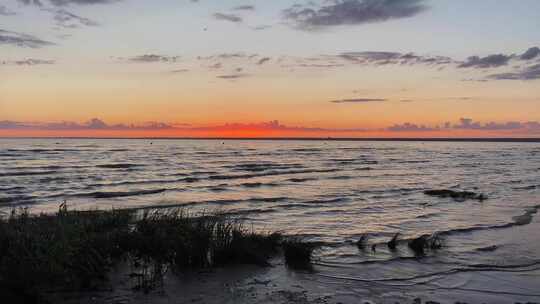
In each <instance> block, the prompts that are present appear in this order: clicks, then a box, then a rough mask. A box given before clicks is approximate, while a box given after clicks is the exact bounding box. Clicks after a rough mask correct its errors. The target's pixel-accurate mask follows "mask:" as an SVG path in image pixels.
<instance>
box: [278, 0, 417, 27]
mask: <svg viewBox="0 0 540 304" xmlns="http://www.w3.org/2000/svg"><path fill="white" fill-rule="evenodd" d="M427 8H428V7H427V6H426V5H424V1H423V0H334V1H327V2H325V5H322V6H315V5H313V3H310V4H308V5H299V4H295V5H293V6H292V7H290V8H288V9H286V10H285V11H284V16H285V19H286V20H288V21H290V22H292V24H293V26H294V27H296V28H298V29H302V30H317V29H322V28H327V27H332V26H338V25H358V24H365V23H374V22H383V21H387V20H391V19H400V18H407V17H412V16H415V15H417V14H419V13H421V12H423V11H425V10H426V9H427Z"/></svg>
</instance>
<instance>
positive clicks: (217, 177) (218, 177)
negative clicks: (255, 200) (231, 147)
mask: <svg viewBox="0 0 540 304" xmlns="http://www.w3.org/2000/svg"><path fill="white" fill-rule="evenodd" d="M337 171H341V169H320V170H309V169H308V170H289V171H270V172H265V173H256V174H239V175H211V176H209V177H208V178H209V179H214V180H227V179H248V178H254V177H263V176H276V175H293V174H306V173H330V172H337Z"/></svg>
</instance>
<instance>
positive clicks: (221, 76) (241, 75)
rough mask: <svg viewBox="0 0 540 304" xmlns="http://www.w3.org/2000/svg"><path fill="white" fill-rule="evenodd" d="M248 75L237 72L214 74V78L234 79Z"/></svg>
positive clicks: (247, 75)
mask: <svg viewBox="0 0 540 304" xmlns="http://www.w3.org/2000/svg"><path fill="white" fill-rule="evenodd" d="M249 76H250V75H249V74H243V73H237V74H228V75H218V76H216V78H220V79H228V80H234V79H240V78H246V77H249Z"/></svg>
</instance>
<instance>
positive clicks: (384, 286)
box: [0, 207, 540, 304]
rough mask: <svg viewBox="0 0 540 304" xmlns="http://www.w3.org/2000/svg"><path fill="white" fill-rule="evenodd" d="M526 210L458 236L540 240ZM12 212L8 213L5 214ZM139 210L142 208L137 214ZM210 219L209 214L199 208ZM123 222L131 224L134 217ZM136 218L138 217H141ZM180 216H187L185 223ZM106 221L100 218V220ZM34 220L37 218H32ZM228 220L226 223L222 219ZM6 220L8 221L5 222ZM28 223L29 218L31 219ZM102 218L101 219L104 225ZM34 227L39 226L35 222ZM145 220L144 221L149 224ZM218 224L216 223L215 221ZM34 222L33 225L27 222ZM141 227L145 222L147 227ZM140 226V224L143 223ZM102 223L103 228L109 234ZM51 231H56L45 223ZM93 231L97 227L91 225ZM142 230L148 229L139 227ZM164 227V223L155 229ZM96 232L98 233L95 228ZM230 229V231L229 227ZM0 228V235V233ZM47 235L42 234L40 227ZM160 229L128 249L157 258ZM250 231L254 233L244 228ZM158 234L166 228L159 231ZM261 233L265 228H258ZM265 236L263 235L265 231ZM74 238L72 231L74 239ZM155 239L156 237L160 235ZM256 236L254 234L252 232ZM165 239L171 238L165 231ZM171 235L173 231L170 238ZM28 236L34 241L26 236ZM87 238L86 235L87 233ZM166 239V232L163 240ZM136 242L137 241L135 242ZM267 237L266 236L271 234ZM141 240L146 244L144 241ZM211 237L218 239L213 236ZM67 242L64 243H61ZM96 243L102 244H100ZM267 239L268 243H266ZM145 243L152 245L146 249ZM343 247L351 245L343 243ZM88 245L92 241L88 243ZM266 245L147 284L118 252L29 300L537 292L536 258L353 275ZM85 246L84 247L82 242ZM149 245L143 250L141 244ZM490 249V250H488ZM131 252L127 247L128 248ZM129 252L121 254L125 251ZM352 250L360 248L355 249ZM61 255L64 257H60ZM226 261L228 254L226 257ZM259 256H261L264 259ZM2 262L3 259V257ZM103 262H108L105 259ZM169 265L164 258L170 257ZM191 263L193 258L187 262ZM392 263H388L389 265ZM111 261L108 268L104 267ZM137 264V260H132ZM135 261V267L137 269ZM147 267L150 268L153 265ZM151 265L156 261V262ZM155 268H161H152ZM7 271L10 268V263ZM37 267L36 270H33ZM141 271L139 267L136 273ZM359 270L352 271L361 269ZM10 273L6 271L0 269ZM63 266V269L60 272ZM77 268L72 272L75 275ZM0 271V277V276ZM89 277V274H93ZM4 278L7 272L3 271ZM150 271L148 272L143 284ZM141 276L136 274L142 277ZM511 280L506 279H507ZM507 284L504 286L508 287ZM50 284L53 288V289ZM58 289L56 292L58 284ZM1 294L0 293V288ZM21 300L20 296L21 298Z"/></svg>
mask: <svg viewBox="0 0 540 304" xmlns="http://www.w3.org/2000/svg"><path fill="white" fill-rule="evenodd" d="M62 208H65V207H61V208H60V210H59V212H58V213H57V214H56V215H41V216H43V217H44V220H45V222H44V224H47V225H50V224H51V221H52V223H55V222H56V221H58V222H59V223H60V225H68V226H65V227H75V229H74V231H78V230H77V229H78V228H77V226H76V225H75V226H70V225H71V224H65V223H66V222H70V221H72V220H75V222H80V221H84V219H85V218H87V217H91V218H92V217H94V216H97V220H96V219H92V220H91V221H90V223H91V225H94V223H101V224H99V225H102V224H103V218H105V219H107V218H108V216H110V215H111V214H112V213H113V212H120V213H118V214H116V215H114V216H112V217H111V218H108V220H111V219H112V220H113V222H116V221H118V220H119V219H120V222H122V223H127V222H123V221H125V220H127V218H124V216H125V215H126V214H125V213H126V212H127V213H130V212H134V211H133V210H131V211H129V210H128V211H126V210H123V211H120V210H118V211H68V210H67V209H62ZM528 215H530V216H531V219H530V220H527V221H526V223H525V222H524V223H522V224H520V225H511V226H506V227H502V228H505V229H493V230H481V231H470V232H464V235H467V234H472V233H480V234H497V235H498V236H499V234H498V233H499V232H500V231H502V233H501V234H500V237H501V238H507V239H512V238H514V236H515V234H516V233H518V234H519V235H524V236H527V237H529V238H530V237H532V240H533V241H536V240H540V236H537V235H536V234H537V233H536V234H535V233H534V231H538V230H537V229H538V228H540V221H539V219H538V217H534V216H533V215H534V212H532V211H529V213H528ZM12 216H13V215H12ZM143 216H144V215H143ZM154 216H156V217H155V218H153V221H155V223H154V224H155V225H153V227H154V228H152V229H158V230H159V229H161V227H164V226H167V225H168V226H169V227H172V226H171V221H173V222H174V221H175V220H174V218H173V217H167V216H165V217H161V216H159V215H158V214H157V213H156V214H154ZM206 216H207V217H208V218H211V217H212V215H206ZM32 217H35V218H37V217H38V216H37V215H28V214H27V215H25V214H19V215H18V218H17V219H18V220H21V221H22V225H23V226H24V225H27V222H28V221H29V220H31V219H32ZM138 218H139V219H136V220H135V222H133V221H132V220H131V221H130V222H131V223H133V224H134V225H135V226H134V227H136V225H137V221H140V220H141V218H140V217H138ZM197 218H199V217H189V216H185V217H183V218H182V221H180V222H174V223H173V226H176V225H185V224H186V223H187V222H189V221H191V219H197ZM142 219H143V221H144V217H143V218H142ZM186 220H187V222H186ZM105 222H107V220H105ZM36 223H37V222H36ZM225 223H229V224H230V223H232V222H230V221H229V222H225ZM12 224H13V223H12ZM34 224H35V223H34ZM108 225H109V224H107V225H106V227H110V226H108ZM38 226H39V225H38ZM114 227H123V224H120V225H119V226H113V228H107V229H109V230H111V229H112V230H114V231H116V230H117V228H114ZM150 227H151V226H150ZM222 227H223V226H222ZM0 228H2V229H3V230H2V231H4V232H5V229H8V228H9V227H6V226H0ZM34 228H35V227H34ZM147 228H148V227H147ZM147 228H146V229H147ZM40 230H47V229H46V228H45V227H43V226H42V227H40V228H39V229H38V230H37V231H40ZM109 230H105V231H104V232H107V233H109V232H110V231H109ZM52 231H56V230H54V229H53V230H52ZM96 231H99V230H96ZM146 231H147V233H148V232H149V231H154V230H146ZM161 231H167V230H161ZM101 233H103V232H101ZM233 234H234V233H233ZM2 235H4V234H0V236H2ZM45 235H47V234H45ZM160 235H162V234H161V233H159V232H156V231H154V232H150V234H147V237H150V238H146V239H145V240H144V241H142V239H141V242H140V244H136V245H135V247H134V249H128V250H136V251H137V250H146V251H147V252H146V253H144V254H148V255H147V257H148V258H150V259H159V258H163V257H165V256H166V255H161V252H160V251H161V250H167V248H166V247H159V245H160V244H163V245H166V246H174V245H172V243H171V244H169V243H162V241H158V242H153V239H156V238H160ZM249 235H253V236H256V235H255V234H249V233H248V234H246V237H248V238H249ZM165 236H166V235H165ZM259 236H260V237H263V238H264V236H265V235H259ZM266 236H268V237H269V236H271V234H266ZM77 238H78V237H76V239H77ZM161 238H163V237H161ZM256 238H258V237H256ZM168 239H171V238H168ZM173 239H174V238H173ZM34 240H39V238H38V239H36V238H34ZM88 240H89V241H90V242H91V244H100V243H93V241H92V240H93V238H91V237H90V238H89V239H88ZM164 240H167V239H164ZM138 242H139V241H138ZM272 242H273V241H272ZM145 243H148V244H149V245H151V247H148V246H145V245H144V244H145ZM218 243H219V242H218ZM69 244H70V243H69V242H68V243H66V245H69ZM102 244H103V243H102ZM272 244H274V243H272ZM153 246H157V247H156V248H154V249H157V251H156V250H154V251H152V250H153ZM351 246H354V245H353V244H351ZM449 246H455V244H449ZM74 248H75V247H74ZM91 248H96V247H95V246H94V247H91ZM242 248H244V249H241V251H245V250H246V249H247V248H249V247H242ZM257 248H260V249H262V248H266V249H263V250H259V249H257V253H258V254H262V259H259V260H257V259H255V260H251V261H252V262H247V263H246V261H247V260H246V259H247V258H249V256H250V255H244V254H243V253H240V256H238V257H239V258H240V259H239V260H237V261H236V262H235V261H234V256H235V255H234V254H233V255H230V254H228V255H227V260H224V263H217V264H215V266H212V265H208V266H203V267H198V266H196V267H191V266H190V267H188V268H179V269H178V270H174V269H173V266H166V267H165V269H166V270H165V271H162V270H160V271H162V272H160V273H161V275H160V277H158V278H157V281H155V282H157V285H148V286H147V287H148V288H145V287H141V286H138V285H140V284H141V283H140V281H139V283H137V280H139V278H141V277H140V275H143V276H144V275H152V271H153V270H152V269H156V268H155V264H152V262H149V261H150V260H146V262H145V259H144V258H143V259H139V260H138V261H139V262H142V263H146V265H147V266H144V267H147V270H149V272H146V274H144V273H145V270H144V269H142V268H138V270H135V271H134V266H133V261H132V260H130V259H129V258H128V259H125V258H126V256H124V258H123V259H118V260H116V262H114V263H112V264H107V262H104V263H105V264H103V267H104V268H103V269H102V271H104V272H102V273H103V274H104V275H105V276H104V277H103V279H98V281H97V284H96V285H92V286H94V287H92V288H90V289H88V288H83V289H80V290H78V289H71V291H69V289H66V288H58V287H60V286H57V288H56V289H54V288H53V289H49V290H46V289H45V290H43V296H44V297H43V298H42V300H40V301H37V302H34V303H61V304H72V303H73V304H74V303H83V304H86V303H88V304H90V303H108V304H126V303H133V304H139V303H140V304H143V303H152V304H161V303H163V304H165V303H216V304H218V303H240V304H248V303H258V304H265V303H268V304H270V303H303V304H331V303H333V304H337V303H389V304H395V303H415V304H419V303H429V304H436V303H441V304H446V303H448V304H454V303H457V302H460V303H513V302H523V303H538V301H540V293H539V294H534V293H530V292H529V293H526V292H524V291H523V290H525V289H523V288H525V287H527V286H529V287H528V288H529V290H532V289H530V288H534V286H536V285H535V284H537V283H540V260H539V261H538V262H536V263H530V264H523V265H519V264H518V265H506V266H504V267H503V266H500V267H499V266H496V265H492V266H489V265H485V266H484V267H480V266H482V265H477V266H474V265H470V266H468V267H461V268H460V267H458V268H455V269H454V268H451V269H449V270H446V271H442V272H428V273H427V274H421V272H420V273H419V274H417V275H416V276H412V277H407V276H403V277H401V278H400V277H395V278H379V279H375V278H366V279H362V278H361V277H355V275H354V273H352V275H351V274H346V271H348V272H349V273H350V271H351V270H350V269H343V270H344V273H343V274H342V275H335V274H333V275H332V274H327V272H326V270H325V269H326V268H328V267H335V266H331V265H329V264H326V263H321V261H318V260H314V261H312V263H311V265H312V266H310V267H308V268H294V267H292V268H291V267H288V266H287V262H286V261H285V259H284V255H283V253H282V251H281V252H278V251H273V250H272V248H271V246H270V247H257ZM85 250H88V249H85ZM148 250H149V251H148ZM493 251H495V249H494V250H493ZM130 252H133V251H130ZM81 254H83V257H84V259H83V260H79V261H84V260H85V259H87V258H88V256H86V255H85V253H84V252H82V253H81ZM131 254H133V253H129V255H131ZM359 254H362V253H361V252H360V253H359ZM444 254H445V253H441V256H440V257H441V258H444ZM66 257H69V256H64V258H66ZM231 258H232V259H233V260H229V259H231ZM433 259H434V260H435V261H436V260H438V259H439V254H434V255H430V256H428V257H425V258H422V257H416V258H410V259H398V260H397V261H391V262H390V264H389V265H387V266H384V267H398V268H403V269H410V268H412V269H415V268H418V269H421V268H423V267H425V265H429V264H430V263H431V262H430V261H431V260H433ZM265 260H267V262H265ZM2 265H4V267H5V266H6V265H5V263H3V264H2ZM107 265H109V266H107ZM171 265H172V264H171ZM194 265H195V264H194ZM383 265H384V263H373V264H365V265H364V266H362V268H365V271H368V272H370V271H373V269H376V268H378V267H383ZM392 265H393V266H392ZM109 267H111V268H109ZM139 267H140V266H139ZM144 267H143V268H144ZM153 267H154V268H153ZM158 268H159V267H158ZM160 269H161V268H160ZM12 270H13V269H12ZM37 270H39V269H37ZM141 271H143V272H142V273H141ZM363 272H364V271H362V272H360V273H358V275H362V274H363ZM3 273H4V275H5V273H10V272H9V271H8V272H6V271H3ZM11 273H12V272H11ZM40 273H41V272H40V271H36V272H35V275H36V276H37V277H38V278H39V279H40V280H43V279H47V276H44V275H43V274H42V275H41V277H39V274H40ZM62 273H64V272H62ZM79 275H80V274H79ZM1 276H2V275H1V274H0V278H1ZM94 278H95V277H94ZM8 279H12V277H9V278H8ZM154 279H156V278H153V279H152V278H149V281H148V282H147V283H151V284H154V283H152V282H151V281H152V280H154ZM143 281H144V280H143ZM509 282H512V284H511V285H508V284H509ZM508 288H510V289H508ZM53 290H57V291H53ZM59 290H60V291H59ZM4 295H5V292H4ZM27 302H28V301H27Z"/></svg>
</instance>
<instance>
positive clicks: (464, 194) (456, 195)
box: [424, 189, 487, 201]
mask: <svg viewBox="0 0 540 304" xmlns="http://www.w3.org/2000/svg"><path fill="white" fill-rule="evenodd" d="M424 194H426V195H430V196H438V197H450V198H452V199H453V200H456V201H465V200H468V199H472V200H479V201H483V200H486V199H487V196H486V195H484V194H482V193H480V194H477V193H475V192H471V191H454V190H448V189H438V190H426V191H424Z"/></svg>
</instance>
